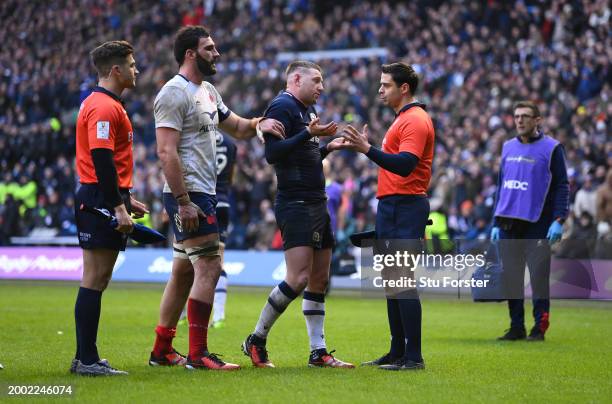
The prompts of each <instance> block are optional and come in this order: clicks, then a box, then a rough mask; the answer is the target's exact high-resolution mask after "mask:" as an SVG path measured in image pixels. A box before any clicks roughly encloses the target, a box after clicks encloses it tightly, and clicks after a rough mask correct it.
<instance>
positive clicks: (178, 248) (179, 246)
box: [172, 243, 189, 260]
mask: <svg viewBox="0 0 612 404" xmlns="http://www.w3.org/2000/svg"><path fill="white" fill-rule="evenodd" d="M172 250H173V251H172V257H173V258H178V259H181V260H188V259H189V256H188V255H187V252H186V251H185V246H183V243H173V244H172Z"/></svg>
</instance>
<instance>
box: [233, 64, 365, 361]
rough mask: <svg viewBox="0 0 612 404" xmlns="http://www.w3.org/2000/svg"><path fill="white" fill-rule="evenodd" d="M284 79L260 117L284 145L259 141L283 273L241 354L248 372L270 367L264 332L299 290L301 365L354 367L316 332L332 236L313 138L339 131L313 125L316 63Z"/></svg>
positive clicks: (319, 84) (294, 67)
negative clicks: (279, 128) (306, 346)
mask: <svg viewBox="0 0 612 404" xmlns="http://www.w3.org/2000/svg"><path fill="white" fill-rule="evenodd" d="M286 74H287V89H286V90H285V91H283V92H281V93H280V94H279V95H278V96H277V97H276V98H275V99H274V100H272V103H270V106H269V107H268V109H267V110H266V112H265V114H264V116H265V117H269V118H274V119H277V120H278V121H280V122H281V123H282V124H283V127H284V128H285V133H286V136H287V139H285V140H279V139H277V138H275V137H273V136H271V135H270V134H268V133H265V134H264V136H265V138H266V150H265V152H266V160H268V162H269V163H270V164H274V169H275V171H276V177H277V179H278V193H277V195H276V202H275V206H274V210H275V216H276V222H277V224H278V227H279V228H280V231H281V236H282V238H283V249H284V250H285V262H286V263H287V274H286V276H285V279H284V281H283V282H281V283H280V284H279V285H278V286H276V287H275V288H274V289H273V290H272V292H271V293H270V296H269V297H268V301H267V303H266V304H265V305H264V307H263V309H262V311H261V314H260V317H259V321H258V322H257V324H256V326H255V330H254V331H253V333H252V334H251V335H249V336H248V337H247V338H246V340H245V341H244V343H243V345H242V350H243V352H244V353H245V355H247V356H249V357H250V358H251V361H252V362H253V365H254V366H256V367H261V368H263V367H274V365H273V364H272V362H270V361H269V360H268V353H267V350H266V339H267V337H268V333H269V332H270V329H271V328H272V326H273V325H274V322H275V321H276V320H277V319H278V318H279V317H280V315H281V314H282V313H283V312H284V311H285V309H286V308H287V306H289V304H290V303H291V302H292V301H293V300H294V299H295V298H297V296H298V295H299V294H301V293H302V291H304V299H303V302H302V312H303V314H304V318H305V320H306V328H307V330H308V337H309V339H310V357H309V359H308V366H311V367H314V366H316V367H334V368H353V367H354V366H353V365H352V364H350V363H346V362H343V361H341V360H339V359H336V358H334V357H333V356H332V355H331V353H330V352H328V351H327V347H326V342H325V336H324V332H323V321H324V319H325V289H326V288H327V284H328V281H329V267H330V263H331V255H332V247H333V245H334V236H333V234H332V230H331V225H330V217H329V213H328V211H327V204H326V199H327V198H326V195H325V178H324V176H323V165H322V160H323V159H324V158H325V157H326V156H327V154H328V153H329V152H330V151H331V148H330V147H331V146H329V145H326V146H323V147H321V148H319V136H330V135H333V134H334V133H336V131H337V129H338V125H337V124H336V123H335V122H330V123H328V124H327V125H322V124H319V118H318V117H317V112H316V110H315V108H314V104H315V103H316V102H317V99H318V98H319V96H320V94H321V92H322V91H323V75H322V72H321V68H320V67H319V66H318V65H316V64H315V63H312V62H307V61H296V62H292V63H291V64H289V66H288V67H287V71H286ZM337 140H338V141H340V142H341V141H342V139H337ZM332 352H333V351H332Z"/></svg>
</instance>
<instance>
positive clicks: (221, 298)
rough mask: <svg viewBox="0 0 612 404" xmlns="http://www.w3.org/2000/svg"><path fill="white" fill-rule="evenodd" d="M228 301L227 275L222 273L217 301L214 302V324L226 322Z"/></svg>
mask: <svg viewBox="0 0 612 404" xmlns="http://www.w3.org/2000/svg"><path fill="white" fill-rule="evenodd" d="M226 300H227V274H226V273H225V271H221V276H219V281H217V287H216V288H215V300H214V302H213V322H216V321H219V320H225V301H226Z"/></svg>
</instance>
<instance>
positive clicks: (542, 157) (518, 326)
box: [491, 101, 569, 341]
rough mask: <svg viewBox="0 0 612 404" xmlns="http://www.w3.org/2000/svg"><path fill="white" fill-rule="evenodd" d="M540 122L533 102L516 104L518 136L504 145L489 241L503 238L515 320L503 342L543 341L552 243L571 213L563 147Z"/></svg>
mask: <svg viewBox="0 0 612 404" xmlns="http://www.w3.org/2000/svg"><path fill="white" fill-rule="evenodd" d="M541 121H542V117H541V115H540V110H539V109H538V107H537V105H535V104H534V103H532V102H529V101H521V102H518V103H517V104H515V106H514V123H515V126H516V130H517V133H518V136H516V137H515V138H513V139H511V140H508V141H507V142H505V143H504V146H503V149H502V158H501V164H500V168H499V177H498V186H497V198H496V203H495V211H494V212H495V213H494V216H495V218H494V222H493V229H492V230H491V240H492V241H493V242H497V241H498V240H500V239H502V240H503V241H502V242H501V243H500V244H499V249H500V255H501V259H502V263H503V266H504V278H505V281H504V283H505V296H504V297H505V298H507V299H508V309H509V311H510V320H511V322H510V329H509V330H507V331H506V333H505V334H504V335H503V336H501V337H499V338H498V339H500V340H510V341H515V340H520V339H525V338H527V340H529V341H543V340H544V334H545V333H546V330H547V329H548V325H549V320H550V297H549V278H550V245H551V244H552V243H554V242H556V241H559V240H560V239H561V234H562V232H563V223H564V221H565V219H566V217H567V215H568V211H569V183H568V180H567V169H566V164H565V154H564V151H563V146H562V145H561V144H560V143H559V142H558V141H557V140H555V139H553V138H552V137H550V136H548V135H545V134H543V133H542V132H541V131H540V130H539V129H538V127H539V125H540V122H541ZM546 240H548V241H546ZM525 263H526V264H527V266H528V267H529V277H530V280H531V288H532V295H533V296H532V298H533V317H534V320H535V325H534V326H533V328H532V329H531V332H530V333H529V336H527V333H526V330H525V308H524V299H523V279H524V274H525Z"/></svg>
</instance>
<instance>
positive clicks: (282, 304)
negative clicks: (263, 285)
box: [254, 281, 297, 339]
mask: <svg viewBox="0 0 612 404" xmlns="http://www.w3.org/2000/svg"><path fill="white" fill-rule="evenodd" d="M296 297H297V293H295V292H294V291H293V290H292V289H291V287H290V286H289V285H288V284H287V283H286V282H285V281H283V282H281V283H279V284H278V286H276V287H275V288H274V289H272V292H270V296H268V301H267V302H266V305H265V306H264V307H263V309H262V310H261V314H260V315H259V320H258V321H257V325H255V332H254V334H255V335H257V336H258V337H259V338H263V339H266V338H267V337H268V333H269V332H270V329H271V328H272V326H273V325H274V322H275V321H276V319H277V318H279V317H280V315H281V314H283V312H284V311H285V309H286V308H287V306H289V304H290V303H291V302H292V301H293V300H294V299H295V298H296Z"/></svg>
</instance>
